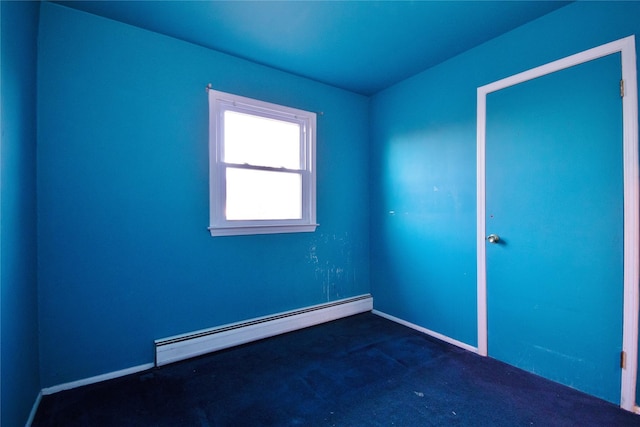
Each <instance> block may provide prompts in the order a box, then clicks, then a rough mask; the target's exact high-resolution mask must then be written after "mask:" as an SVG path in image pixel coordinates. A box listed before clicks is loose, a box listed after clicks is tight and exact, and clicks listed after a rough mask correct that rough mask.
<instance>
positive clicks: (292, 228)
mask: <svg viewBox="0 0 640 427" xmlns="http://www.w3.org/2000/svg"><path fill="white" fill-rule="evenodd" d="M208 92H209V231H210V232H211V235H212V236H214V237H215V236H236V235H250V234H275V233H297V232H313V231H315V229H316V227H317V226H318V224H316V163H315V161H316V114H315V113H312V112H309V111H304V110H299V109H296V108H291V107H285V106H282V105H278V104H272V103H269V102H264V101H259V100H256V99H252V98H246V97H243V96H239V95H234V94H230V93H225V92H220V91H217V90H213V89H208ZM225 111H235V112H239V113H244V114H250V115H253V116H257V117H264V118H270V119H276V120H282V121H288V122H292V123H297V124H299V125H300V144H301V146H300V165H301V168H300V169H299V170H292V169H285V168H270V167H262V166H260V167H258V169H259V170H268V171H273V172H283V173H299V174H300V175H301V178H302V206H301V208H302V209H301V211H302V217H301V218H299V219H279V220H227V218H226V214H225V206H226V197H227V195H226V188H227V185H226V169H227V168H228V167H234V168H240V169H243V168H246V169H253V168H256V167H255V166H252V165H248V164H244V165H239V164H231V163H226V162H225V161H224V152H223V151H224V140H223V138H224V113H225Z"/></svg>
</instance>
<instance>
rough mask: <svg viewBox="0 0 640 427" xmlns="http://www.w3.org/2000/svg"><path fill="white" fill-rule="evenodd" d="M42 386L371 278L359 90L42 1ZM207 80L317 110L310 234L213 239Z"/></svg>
mask: <svg viewBox="0 0 640 427" xmlns="http://www.w3.org/2000/svg"><path fill="white" fill-rule="evenodd" d="M39 42H40V46H39V56H38V60H39V78H38V91H39V96H38V115H39V116H38V117H39V126H38V144H39V145H38V213H39V217H38V244H39V252H38V255H39V259H40V264H39V270H38V273H39V284H40V292H39V301H40V324H41V341H40V345H41V350H42V361H41V364H42V382H43V386H44V387H48V386H53V385H57V384H61V383H65V382H68V381H73V380H78V379H82V378H86V377H90V376H94V375H98V374H103V373H106V372H111V371H115V370H119V369H123V368H129V367H132V366H137V365H141V364H145V363H149V362H152V361H153V340H154V339H157V338H162V337H166V336H170V335H174V334H178V333H184V332H190V331H194V330H198V329H202V328H207V327H212V326H216V325H220V324H225V323H229V322H234V321H239V320H243V319H247V318H252V317H257V316H262V315H268V314H272V313H276V312H281V311H284V310H290V309H295V308H299V307H304V306H308V305H314V304H319V303H323V302H326V301H332V300H336V299H341V298H345V297H350V296H354V295H360V294H363V293H368V292H369V290H370V289H369V263H368V260H369V231H368V230H369V224H368V206H369V201H368V178H369V171H368V143H369V136H368V114H369V111H368V105H369V104H368V99H367V98H366V97H362V96H359V95H354V94H351V93H348V92H345V91H341V90H338V89H335V88H331V87H329V86H325V85H322V84H319V83H316V82H312V81H310V80H306V79H302V78H299V77H295V76H292V75H290V74H286V73H282V72H279V71H275V70H273V69H269V68H266V67H263V66H258V65H256V64H253V63H250V62H247V61H243V60H240V59H237V58H233V57H230V56H227V55H224V54H221V53H218V52H214V51H211V50H207V49H204V48H202V47H199V46H195V45H192V44H188V43H185V42H182V41H178V40H175V39H172V38H168V37H165V36H161V35H159V34H155V33H151V32H148V31H144V30H141V29H138V28H134V27H131V26H128V25H124V24H121V23H117V22H115V21H111V20H108V19H103V18H99V17H96V16H93V15H90V14H87V13H83V12H78V11H75V10H72V9H68V8H65V7H63V6H60V5H55V4H51V3H43V4H42V8H41V19H40V39H39ZM207 83H212V84H213V86H214V88H215V89H218V90H222V91H227V92H233V93H236V94H239V95H243V96H249V97H254V98H258V99H261V100H265V101H268V102H275V103H280V104H284V105H288V106H292V107H295V108H301V109H305V110H310V111H322V112H324V115H321V116H319V117H318V147H317V169H318V193H317V201H318V212H317V216H318V222H319V223H320V226H319V227H318V229H317V231H316V232H315V233H302V234H283V235H263V236H238V237H217V238H212V237H211V236H210V234H209V232H208V230H207V226H208V218H209V217H208V215H209V211H208V208H209V206H208V203H209V201H208V134H207V132H208V111H207V109H208V104H207V96H206V93H205V86H206V84H207Z"/></svg>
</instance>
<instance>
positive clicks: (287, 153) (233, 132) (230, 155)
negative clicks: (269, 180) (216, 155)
mask: <svg viewBox="0 0 640 427" xmlns="http://www.w3.org/2000/svg"><path fill="white" fill-rule="evenodd" d="M224 161H225V162H227V163H237V164H245V163H247V164H250V165H255V166H269V167H274V168H281V167H284V168H287V169H300V125H298V124H297V123H290V122H285V121H282V120H275V119H268V118H265V117H260V116H254V115H250V114H243V113H238V112H235V111H225V112H224Z"/></svg>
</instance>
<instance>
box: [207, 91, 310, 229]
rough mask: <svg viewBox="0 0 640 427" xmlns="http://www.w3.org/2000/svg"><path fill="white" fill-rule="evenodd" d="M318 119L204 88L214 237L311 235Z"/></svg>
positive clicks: (285, 108) (304, 112)
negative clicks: (283, 234) (309, 232)
mask: <svg viewBox="0 0 640 427" xmlns="http://www.w3.org/2000/svg"><path fill="white" fill-rule="evenodd" d="M315 129H316V115H315V113H310V112H308V111H302V110H297V109H294V108H289V107H284V106H281V105H276V104H270V103H267V102H262V101H257V100H255V99H251V98H244V97H241V96H237V95H232V94H228V93H224V92H219V91H215V90H212V89H209V174H210V183H209V185H210V190H209V191H210V195H209V197H210V225H209V231H210V232H211V235H212V236H232V235H242V234H269V233H293V232H303V231H315V229H316V226H317V224H316V213H315V209H316V173H315Z"/></svg>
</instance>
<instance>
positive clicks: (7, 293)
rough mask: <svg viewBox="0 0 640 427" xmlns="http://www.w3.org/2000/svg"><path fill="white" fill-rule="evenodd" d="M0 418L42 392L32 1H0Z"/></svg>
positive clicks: (19, 417)
mask: <svg viewBox="0 0 640 427" xmlns="http://www.w3.org/2000/svg"><path fill="white" fill-rule="evenodd" d="M0 8H1V9H0V27H1V34H0V38H1V46H0V55H1V58H0V64H1V65H2V71H1V72H0V92H1V94H2V96H0V103H1V104H0V111H1V113H0V127H1V132H0V134H1V135H2V137H1V138H2V139H1V141H0V144H1V149H2V152H1V154H0V158H1V160H2V162H1V163H2V164H1V165H0V183H1V188H2V191H1V193H0V208H1V209H0V260H1V262H0V335H1V337H2V344H1V346H0V347H1V354H0V363H1V366H0V372H1V383H0V394H1V399H0V400H1V407H2V410H1V411H0V414H1V415H0V424H1V425H3V426H18V425H24V423H25V421H27V418H28V416H29V411H30V410H31V408H32V406H33V404H34V402H35V401H36V397H37V396H38V393H39V391H40V375H39V362H38V323H37V319H38V308H37V276H36V266H37V261H36V255H37V252H36V131H35V129H36V85H35V80H36V40H37V30H38V11H39V4H38V3H37V2H4V1H3V2H1V3H0Z"/></svg>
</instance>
